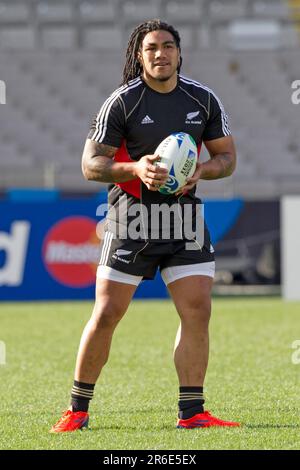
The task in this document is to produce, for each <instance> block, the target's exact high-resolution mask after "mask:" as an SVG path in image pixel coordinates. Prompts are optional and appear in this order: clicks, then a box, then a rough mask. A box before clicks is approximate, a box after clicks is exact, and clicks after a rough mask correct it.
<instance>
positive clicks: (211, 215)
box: [0, 193, 243, 301]
mask: <svg viewBox="0 0 300 470" xmlns="http://www.w3.org/2000/svg"><path fill="white" fill-rule="evenodd" d="M104 202H106V193H101V194H99V195H97V197H91V198H81V199H65V198H62V197H60V196H59V194H54V197H42V196H41V197H34V198H33V199H32V198H31V199H30V198H28V197H22V200H20V198H19V197H14V196H13V195H11V197H10V198H8V199H5V200H3V201H0V300H14V301H19V300H20V301H21V300H46V299H52V300H63V299H80V300H83V299H92V298H94V293H95V274H96V269H97V264H98V262H99V238H98V237H97V230H96V229H97V224H98V223H99V222H101V217H97V216H96V209H97V207H98V205H99V204H100V203H104ZM242 206H243V202H242V201H241V200H237V199H236V200H230V201H208V202H207V203H205V218H206V221H207V224H208V226H209V229H210V231H211V237H212V242H213V243H216V242H217V241H218V240H220V239H221V238H222V237H223V236H224V235H225V234H226V233H227V232H228V230H229V229H230V228H231V227H232V225H233V224H234V222H235V221H236V219H237V218H238V215H239V213H240V211H241V209H242ZM167 296H168V294H167V290H166V288H165V286H164V284H163V282H162V280H161V277H160V274H159V273H157V275H156V278H155V280H154V281H145V282H142V283H141V285H140V286H139V287H138V289H137V292H136V294H135V298H165V297H167Z"/></svg>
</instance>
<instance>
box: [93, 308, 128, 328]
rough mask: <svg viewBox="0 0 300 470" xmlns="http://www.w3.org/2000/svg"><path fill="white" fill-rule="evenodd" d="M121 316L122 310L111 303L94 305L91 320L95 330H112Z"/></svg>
mask: <svg viewBox="0 0 300 470" xmlns="http://www.w3.org/2000/svg"><path fill="white" fill-rule="evenodd" d="M123 315H124V311H123V309H122V308H120V307H119V306H118V305H117V304H115V303H113V302H110V303H108V304H105V305H103V304H100V305H99V304H97V303H96V305H95V308H94V312H93V315H92V319H91V320H92V323H93V325H94V327H95V328H96V329H102V328H113V327H115V326H116V325H117V324H118V322H119V321H120V320H121V318H122V316H123Z"/></svg>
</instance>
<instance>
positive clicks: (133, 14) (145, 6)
mask: <svg viewBox="0 0 300 470" xmlns="http://www.w3.org/2000/svg"><path fill="white" fill-rule="evenodd" d="M122 6H123V9H122V13H121V14H122V15H124V21H125V22H126V23H130V24H132V23H136V22H139V21H145V19H152V18H158V17H159V12H160V10H159V5H158V3H157V2H145V1H142V2H140V1H139V2H133V1H131V2H130V1H129V2H124V3H123V4H122Z"/></svg>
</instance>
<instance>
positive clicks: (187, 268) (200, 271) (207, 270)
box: [161, 261, 215, 285]
mask: <svg viewBox="0 0 300 470" xmlns="http://www.w3.org/2000/svg"><path fill="white" fill-rule="evenodd" d="M197 275H198V276H209V277H214V276H215V262H214V261H209V262H208V263H197V264H184V265H182V266H171V267H169V268H164V269H162V271H161V277H162V278H163V281H164V283H165V284H166V285H168V284H170V282H174V281H177V280H178V279H181V278H183V277H188V276H197Z"/></svg>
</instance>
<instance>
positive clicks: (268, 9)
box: [250, 0, 291, 20]
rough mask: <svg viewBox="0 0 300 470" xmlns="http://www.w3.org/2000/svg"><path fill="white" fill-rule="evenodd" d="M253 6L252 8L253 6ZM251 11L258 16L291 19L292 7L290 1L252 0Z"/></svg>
mask: <svg viewBox="0 0 300 470" xmlns="http://www.w3.org/2000/svg"><path fill="white" fill-rule="evenodd" d="M251 7H252V8H251ZM250 8H251V13H252V14H253V15H255V16H257V17H258V18H262V17H263V18H278V19H282V20H286V19H289V17H290V14H291V12H290V9H289V5H288V2H286V1H282V0H279V1H278V0H272V1H271V2H270V1H268V0H257V1H254V2H250Z"/></svg>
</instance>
